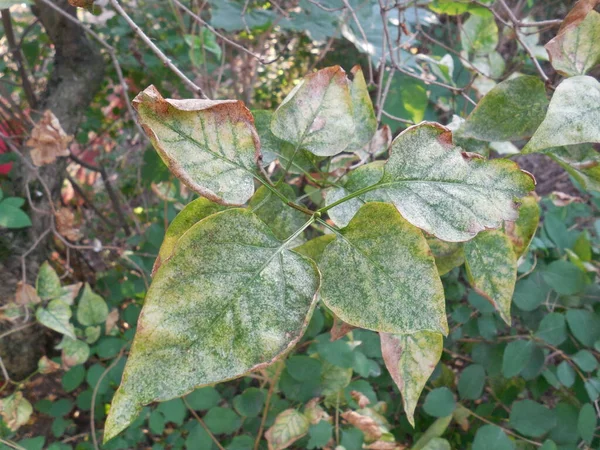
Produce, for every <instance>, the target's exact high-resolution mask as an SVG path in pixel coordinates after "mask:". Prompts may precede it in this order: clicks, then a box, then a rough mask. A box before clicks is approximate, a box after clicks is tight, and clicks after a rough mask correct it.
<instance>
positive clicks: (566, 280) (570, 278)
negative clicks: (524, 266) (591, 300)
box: [542, 260, 588, 295]
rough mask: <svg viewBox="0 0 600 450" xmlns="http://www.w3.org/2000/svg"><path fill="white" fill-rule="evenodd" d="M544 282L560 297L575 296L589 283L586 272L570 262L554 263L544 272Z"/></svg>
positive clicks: (559, 261)
mask: <svg viewBox="0 0 600 450" xmlns="http://www.w3.org/2000/svg"><path fill="white" fill-rule="evenodd" d="M542 277H543V278H544V281H545V282H546V283H547V284H548V286H550V287H551V288H552V289H554V290H555V291H556V292H557V293H559V294H560V295H573V294H577V293H578V292H581V291H583V290H584V289H585V286H586V285H587V283H588V280H587V276H586V274H585V272H584V271H582V270H581V269H580V268H579V267H577V266H576V265H575V264H573V263H571V262H569V261H563V260H558V261H553V262H551V263H550V264H548V266H547V267H546V268H545V269H544V270H543V271H542Z"/></svg>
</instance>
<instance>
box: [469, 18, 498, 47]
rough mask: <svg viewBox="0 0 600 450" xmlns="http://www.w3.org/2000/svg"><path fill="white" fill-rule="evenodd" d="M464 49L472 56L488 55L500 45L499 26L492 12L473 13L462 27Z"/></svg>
mask: <svg viewBox="0 0 600 450" xmlns="http://www.w3.org/2000/svg"><path fill="white" fill-rule="evenodd" d="M460 40H461V42H462V48H463V51H464V52H466V53H467V55H469V56H470V57H471V58H472V57H474V56H480V55H487V54H489V53H491V52H493V51H494V50H496V46H497V45H498V26H497V25H496V20H495V19H494V16H493V15H491V14H486V15H483V16H480V15H476V14H472V15H471V16H470V17H469V18H468V19H467V20H466V21H465V23H464V24H463V26H462V27H461V29H460Z"/></svg>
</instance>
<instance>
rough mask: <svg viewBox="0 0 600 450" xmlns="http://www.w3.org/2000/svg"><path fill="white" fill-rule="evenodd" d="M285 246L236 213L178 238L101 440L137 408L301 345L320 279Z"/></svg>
mask: <svg viewBox="0 0 600 450" xmlns="http://www.w3.org/2000/svg"><path fill="white" fill-rule="evenodd" d="M286 245H287V244H282V243H281V242H280V241H278V240H277V239H276V238H275V236H274V235H273V233H272V232H271V231H270V230H269V228H268V227H267V226H266V225H265V224H264V223H263V222H262V221H261V220H260V219H259V218H258V217H256V215H254V214H252V213H251V212H249V211H247V210H242V209H229V210H227V211H223V212H220V213H217V214H213V215H212V216H210V217H207V218H206V219H204V220H202V221H200V222H199V223H197V224H196V225H194V226H193V227H192V228H190V229H189V230H188V231H187V232H186V233H185V234H184V235H183V236H182V237H181V238H180V239H179V241H178V242H177V244H176V246H175V250H174V253H173V256H171V258H170V259H169V260H168V261H167V262H165V263H164V264H163V265H162V266H161V267H160V269H159V270H158V271H157V272H156V275H155V277H154V280H153V282H152V285H151V286H150V289H149V291H148V294H147V296H146V301H145V304H144V308H143V310H142V314H141V316H140V319H139V324H138V327H137V333H136V337H135V340H134V343H133V346H132V350H131V354H130V356H129V359H128V360H127V365H126V367H125V372H124V375H123V382H122V384H121V386H120V388H119V390H118V391H117V394H116V395H115V397H114V399H113V404H112V407H111V410H110V414H109V416H108V419H107V423H106V431H105V440H109V439H111V438H112V437H114V436H115V435H116V434H117V433H119V432H120V431H121V430H123V429H124V428H125V427H127V425H129V424H130V423H131V422H132V421H133V420H134V418H135V416H136V415H137V414H138V412H139V411H140V409H141V406H142V405H145V404H148V403H150V402H152V401H156V400H158V401H164V400H168V399H171V398H174V397H177V396H182V395H185V394H187V393H188V392H190V391H192V390H193V389H194V388H195V387H198V386H202V385H207V384H213V383H216V382H219V381H222V380H226V379H231V378H236V377H239V376H241V375H243V374H244V373H247V372H249V371H251V370H255V369H257V368H260V367H264V366H265V365H268V364H269V363H271V362H272V361H274V360H275V359H276V358H278V357H279V356H280V355H281V354H282V353H283V352H285V351H287V350H288V349H289V348H291V347H292V346H293V345H294V344H295V343H296V342H297V341H298V339H299V338H300V337H301V336H302V333H303V332H304V329H305V328H306V326H307V325H308V321H309V319H310V316H311V313H312V309H313V308H314V302H315V297H316V296H315V294H316V292H317V289H318V286H319V272H318V269H317V267H316V265H315V264H314V262H312V261H311V260H309V259H307V258H305V257H304V256H301V255H299V254H297V253H295V252H291V251H289V250H287V249H286ZM198 361H202V364H198Z"/></svg>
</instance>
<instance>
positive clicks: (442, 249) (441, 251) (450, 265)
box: [427, 237, 465, 276]
mask: <svg viewBox="0 0 600 450" xmlns="http://www.w3.org/2000/svg"><path fill="white" fill-rule="evenodd" d="M427 245H429V248H430V249H431V252H432V253H433V257H434V258H435V265H436V266H437V269H438V273H439V275H440V276H442V275H445V274H447V273H448V272H450V271H451V270H452V269H454V268H456V267H459V266H462V265H463V263H464V262H465V253H464V251H463V245H462V244H461V243H457V242H444V241H441V240H439V239H437V238H434V237H428V238H427Z"/></svg>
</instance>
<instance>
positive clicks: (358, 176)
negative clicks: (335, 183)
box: [325, 161, 384, 227]
mask: <svg viewBox="0 0 600 450" xmlns="http://www.w3.org/2000/svg"><path fill="white" fill-rule="evenodd" d="M383 164H384V162H383V161H375V162H372V163H369V164H365V165H364V166H360V167H358V168H357V169H355V170H352V171H351V172H350V173H348V174H347V175H346V176H344V177H343V178H342V179H341V180H340V183H341V185H342V186H341V187H334V188H331V189H329V190H328V191H327V194H326V195H325V204H326V205H331V204H332V203H334V202H336V201H338V200H340V199H342V198H344V197H346V196H348V195H350V194H352V193H353V192H356V191H358V190H360V189H364V188H367V187H369V186H373V185H375V184H377V182H379V180H381V177H382V176H383ZM369 200H376V198H373V195H372V193H369V192H367V193H366V194H364V195H361V196H359V197H355V198H352V199H350V200H348V201H345V202H344V203H341V204H340V205H337V206H334V207H333V208H331V209H330V210H329V211H328V214H329V218H330V219H331V220H332V221H333V223H335V224H336V225H337V226H338V227H345V226H347V225H348V224H349V223H350V221H351V220H352V218H353V217H354V215H355V214H356V213H357V212H358V210H359V209H360V207H361V206H362V205H364V204H365V203H366V202H367V201H369Z"/></svg>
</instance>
